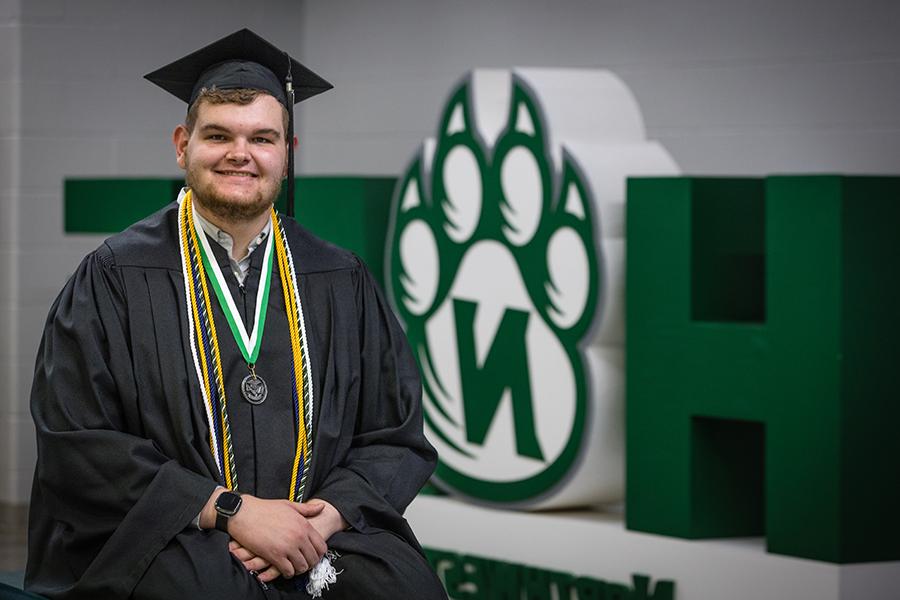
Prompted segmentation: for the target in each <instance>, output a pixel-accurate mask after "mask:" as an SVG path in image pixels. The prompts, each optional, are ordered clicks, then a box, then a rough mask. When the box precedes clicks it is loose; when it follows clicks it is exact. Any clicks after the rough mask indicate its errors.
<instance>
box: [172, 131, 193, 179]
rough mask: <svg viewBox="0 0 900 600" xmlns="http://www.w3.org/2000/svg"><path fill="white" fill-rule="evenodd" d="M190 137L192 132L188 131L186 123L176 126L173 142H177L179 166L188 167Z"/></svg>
mask: <svg viewBox="0 0 900 600" xmlns="http://www.w3.org/2000/svg"><path fill="white" fill-rule="evenodd" d="M190 138H191V134H190V133H188V130H187V127H185V126H184V125H179V126H178V127H176V128H175V131H173V132H172V143H173V144H175V160H177V161H178V166H179V167H181V168H182V169H185V168H186V167H185V165H186V161H185V156H186V154H187V145H188V140H189V139H190Z"/></svg>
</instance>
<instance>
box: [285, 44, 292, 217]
mask: <svg viewBox="0 0 900 600" xmlns="http://www.w3.org/2000/svg"><path fill="white" fill-rule="evenodd" d="M285 56H287V59H288V72H287V76H286V77H285V78H284V91H285V92H287V97H288V103H287V105H288V130H287V142H288V169H287V175H288V182H287V215H288V216H289V217H291V218H293V216H294V79H293V77H291V57H290V56H288V55H287V53H285Z"/></svg>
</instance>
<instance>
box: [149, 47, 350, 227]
mask: <svg viewBox="0 0 900 600" xmlns="http://www.w3.org/2000/svg"><path fill="white" fill-rule="evenodd" d="M144 78H146V79H148V80H149V81H151V82H153V83H155V84H156V85H158V86H159V87H161V88H163V89H164V90H166V91H167V92H169V93H170V94H172V95H173V96H175V97H177V98H180V99H181V100H183V101H185V102H187V104H188V107H190V106H191V104H193V103H194V100H196V99H197V96H198V95H199V94H200V91H201V90H202V89H203V88H207V89H211V88H213V87H215V88H216V89H220V90H231V89H238V88H249V89H255V90H261V91H264V92H266V93H268V94H271V95H272V96H274V97H275V99H276V100H278V101H279V102H280V103H281V104H282V105H283V106H284V107H285V108H287V110H288V113H289V114H290V119H289V122H288V131H287V138H288V214H293V212H294V144H293V141H294V109H293V105H294V104H296V103H297V102H300V101H301V100H306V99H307V98H309V97H311V96H315V95H316V94H319V93H321V92H324V91H327V90H330V89H331V88H332V85H331V84H330V83H328V82H327V81H325V80H324V79H322V78H321V77H319V76H318V75H316V74H315V73H313V72H312V71H310V70H309V69H307V68H306V67H304V66H303V65H301V64H300V63H299V62H297V61H296V60H294V59H293V58H291V57H290V56H289V55H288V53H287V52H284V51H283V50H279V49H278V48H276V47H275V46H273V45H272V44H270V43H269V42H267V41H266V40H264V39H263V38H261V37H259V36H258V35H256V34H255V33H253V32H252V31H250V30H249V29H241V30H240V31H236V32H235V33H232V34H231V35H229V36H226V37H224V38H222V39H220V40H218V41H216V42H213V43H212V44H209V45H208V46H205V47H203V48H201V49H200V50H197V51H196V52H192V53H191V54H188V55H187V56H185V57H184V58H180V59H178V60H176V61H175V62H173V63H170V64H168V65H166V66H164V67H162V68H159V69H157V70H156V71H153V72H152V73H148V74H147V75H144Z"/></svg>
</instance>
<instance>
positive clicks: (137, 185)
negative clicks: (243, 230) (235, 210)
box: [64, 177, 397, 285]
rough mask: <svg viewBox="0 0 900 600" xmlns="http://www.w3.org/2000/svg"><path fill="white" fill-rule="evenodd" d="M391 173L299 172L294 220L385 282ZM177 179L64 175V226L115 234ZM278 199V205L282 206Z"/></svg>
mask: <svg viewBox="0 0 900 600" xmlns="http://www.w3.org/2000/svg"><path fill="white" fill-rule="evenodd" d="M396 182H397V179H396V178H394V177H298V178H297V179H296V197H297V198H298V200H297V203H296V205H295V206H296V216H297V220H298V221H300V222H301V223H302V224H303V225H305V226H306V227H307V228H308V229H309V230H310V231H312V232H313V233H315V234H316V235H318V236H319V237H321V238H323V239H326V240H328V241H329V242H331V243H333V244H336V245H338V246H341V247H343V248H347V249H348V250H351V251H352V252H355V253H356V254H357V255H358V256H359V257H360V258H361V259H362V260H363V261H365V263H366V264H367V265H368V266H369V269H370V270H371V271H372V275H373V276H374V277H375V279H376V280H377V281H378V282H379V283H381V284H382V285H383V284H384V244H385V237H386V235H387V223H388V212H389V211H390V207H391V197H392V195H393V191H394V185H395V184H396ZM182 185H184V183H183V180H182V179H180V178H177V179H67V180H66V181H65V185H64V205H65V209H64V210H65V218H64V223H65V231H66V233H70V234H78V233H91V234H97V233H118V232H119V231H122V230H123V229H125V228H126V227H128V226H130V225H131V224H132V223H135V222H137V221H139V220H141V219H143V218H144V217H146V216H148V215H150V214H152V213H153V212H155V211H157V210H159V209H160V208H162V207H163V206H165V205H166V204H168V203H169V202H171V201H172V200H174V199H175V198H176V197H177V196H178V191H179V190H180V189H181V186H182ZM283 205H284V203H283V200H282V201H279V203H278V207H279V209H281V208H283Z"/></svg>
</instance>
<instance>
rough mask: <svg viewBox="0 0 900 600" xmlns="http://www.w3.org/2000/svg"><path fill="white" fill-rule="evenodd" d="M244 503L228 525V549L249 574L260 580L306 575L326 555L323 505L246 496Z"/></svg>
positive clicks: (313, 502) (327, 534)
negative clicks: (254, 573)
mask: <svg viewBox="0 0 900 600" xmlns="http://www.w3.org/2000/svg"><path fill="white" fill-rule="evenodd" d="M243 500H244V502H243V505H242V506H241V510H240V511H239V512H238V514H236V515H235V516H234V517H232V518H231V519H230V522H229V524H228V533H229V535H231V538H232V539H231V542H230V544H229V550H230V551H231V553H232V554H233V555H234V556H235V557H236V558H237V559H238V560H240V561H241V563H243V565H244V567H245V568H246V569H247V570H248V571H256V572H257V573H259V575H258V577H259V580H260V581H263V582H269V581H272V580H274V579H276V578H278V577H279V576H281V577H285V578H291V577H293V576H294V575H299V574H301V573H305V572H306V571H308V570H309V569H311V568H312V567H313V566H315V565H316V563H318V562H319V560H320V559H321V558H322V556H324V555H325V552H326V551H327V550H328V546H327V545H326V543H325V540H326V537H327V536H330V533H328V532H327V531H326V530H325V527H324V525H325V522H324V519H323V518H321V517H322V514H323V510H324V509H325V505H326V503H325V502H323V501H311V502H306V503H298V502H290V501H288V500H265V499H262V498H256V497H255V496H251V495H249V494H245V495H244V496H243ZM317 525H319V528H317ZM320 528H321V530H320ZM323 534H325V535H323Z"/></svg>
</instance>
